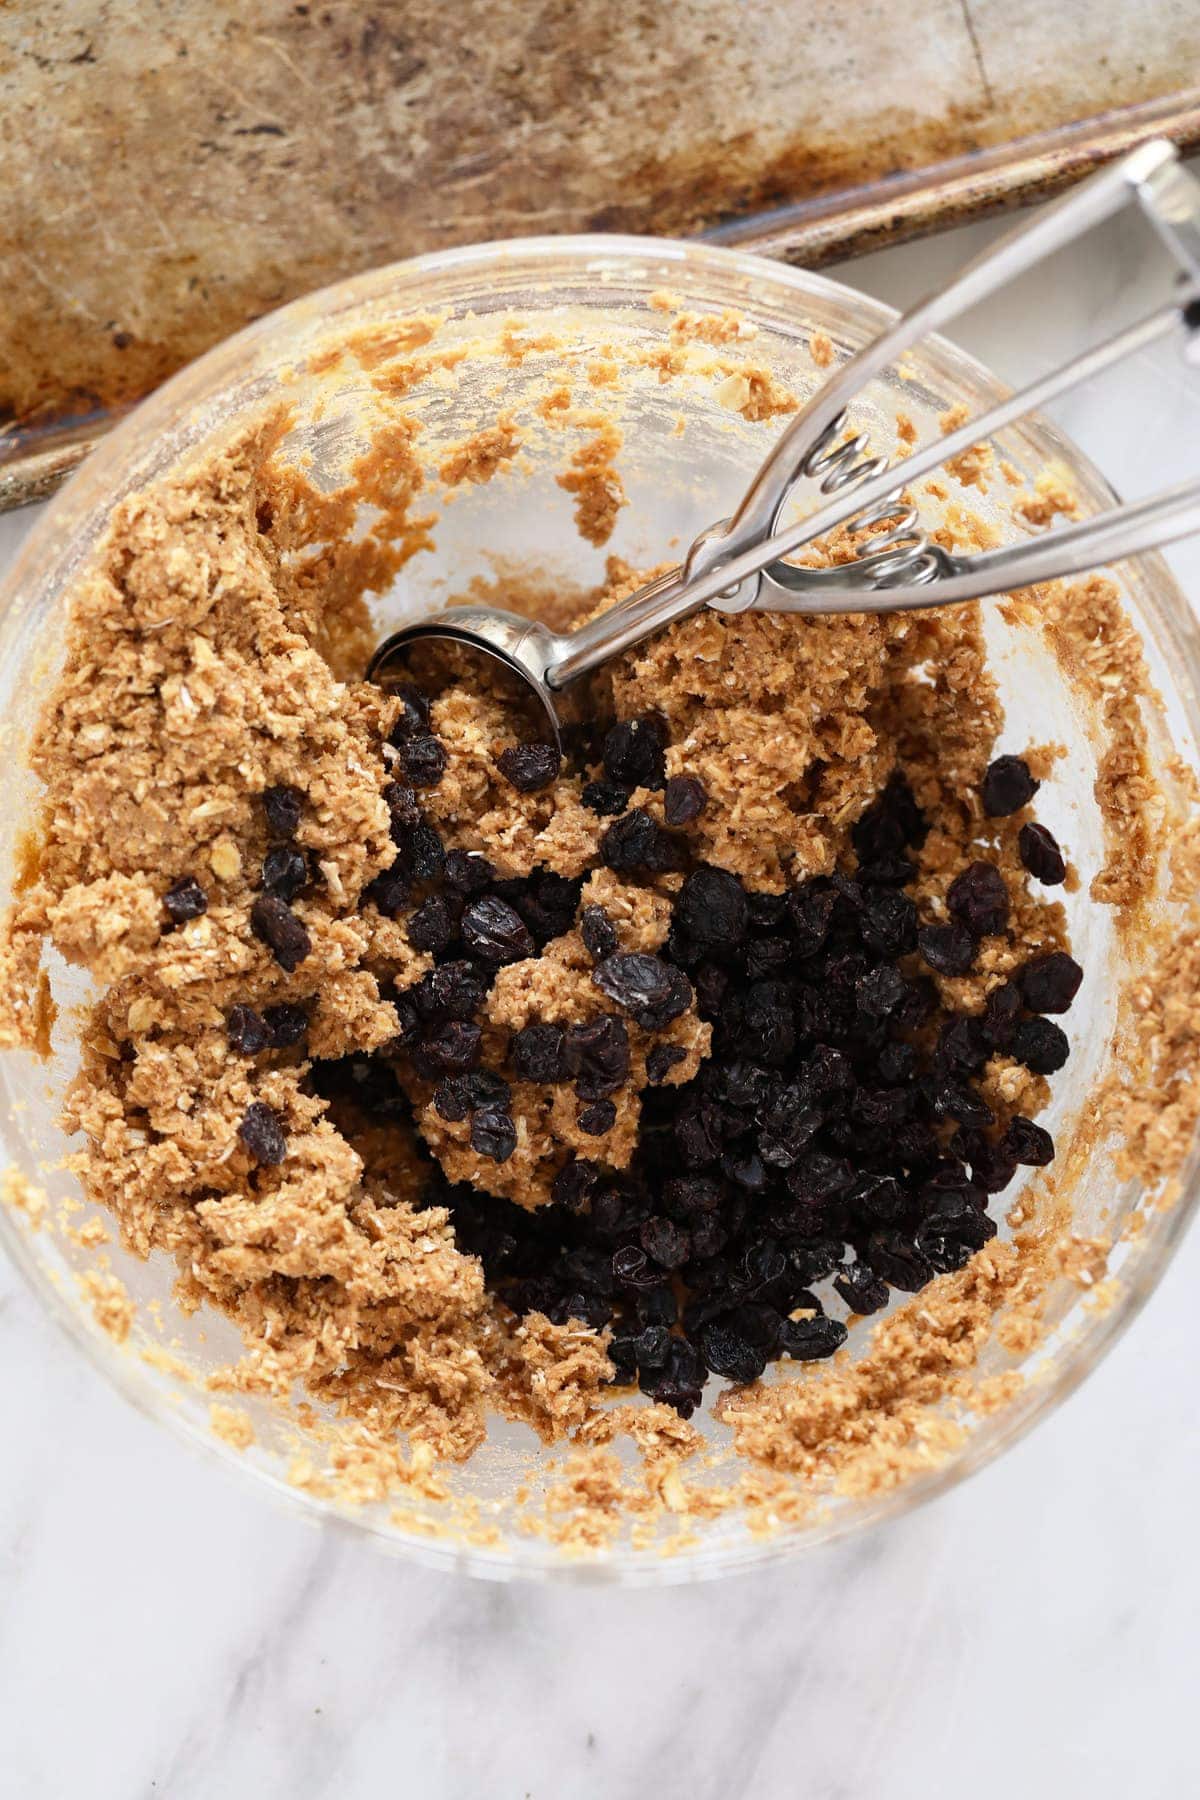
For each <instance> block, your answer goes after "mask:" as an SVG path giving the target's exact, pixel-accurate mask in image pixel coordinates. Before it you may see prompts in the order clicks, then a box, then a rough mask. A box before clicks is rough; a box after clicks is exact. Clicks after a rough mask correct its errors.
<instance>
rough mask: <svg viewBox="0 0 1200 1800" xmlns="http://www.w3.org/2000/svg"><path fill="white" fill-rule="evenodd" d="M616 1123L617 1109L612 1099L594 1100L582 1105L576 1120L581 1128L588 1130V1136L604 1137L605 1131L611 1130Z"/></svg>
mask: <svg viewBox="0 0 1200 1800" xmlns="http://www.w3.org/2000/svg"><path fill="white" fill-rule="evenodd" d="M615 1123H617V1109H615V1105H613V1103H612V1100H594V1102H592V1103H590V1105H587V1107H581V1109H579V1116H578V1120H576V1125H578V1127H579V1130H583V1132H587V1134H588V1138H603V1136H604V1132H610V1130H612V1129H613V1125H615Z"/></svg>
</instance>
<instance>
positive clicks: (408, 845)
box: [399, 819, 446, 881]
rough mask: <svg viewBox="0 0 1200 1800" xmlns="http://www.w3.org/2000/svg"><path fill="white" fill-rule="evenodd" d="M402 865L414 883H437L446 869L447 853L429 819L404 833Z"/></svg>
mask: <svg viewBox="0 0 1200 1800" xmlns="http://www.w3.org/2000/svg"><path fill="white" fill-rule="evenodd" d="M399 849H400V865H401V867H402V869H403V870H404V872H405V873H406V874H407V875H408V876H410V877H411V879H412V880H413V881H437V880H439V879H440V877H441V875H442V874H443V872H444V870H445V867H446V851H445V848H444V846H443V844H442V840H441V838H440V837H439V836H438V834H437V831H436V830H435V828H434V827H433V826H432V825H431V824H430V823H429V821H428V820H427V819H422V820H421V822H420V824H419V825H414V826H413V828H412V830H411V831H406V832H405V833H404V836H403V839H402V841H401V843H400V846H399Z"/></svg>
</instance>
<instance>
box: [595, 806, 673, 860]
mask: <svg viewBox="0 0 1200 1800" xmlns="http://www.w3.org/2000/svg"><path fill="white" fill-rule="evenodd" d="M600 856H601V859H602V860H603V862H604V864H605V867H606V868H609V869H615V870H616V871H617V872H618V873H619V874H625V875H637V874H646V875H666V874H669V873H670V872H671V871H672V870H673V869H677V868H678V867H679V865H680V861H681V858H680V854H679V851H678V848H677V846H676V843H675V840H674V838H672V837H671V835H670V834H669V833H668V832H665V831H663V829H662V827H661V826H660V825H658V824H657V823H656V821H655V820H654V819H652V818H651V817H650V814H649V813H648V812H644V811H643V810H642V808H641V807H640V806H639V807H635V808H634V809H633V811H632V812H628V813H626V814H625V816H624V818H622V819H618V820H617V822H616V824H615V825H610V826H609V828H608V830H607V831H606V832H605V833H604V835H603V837H602V838H601V839H600Z"/></svg>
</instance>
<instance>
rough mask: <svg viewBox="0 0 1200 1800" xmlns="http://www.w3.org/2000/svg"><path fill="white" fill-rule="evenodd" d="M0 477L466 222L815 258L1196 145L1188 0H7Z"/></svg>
mask: <svg viewBox="0 0 1200 1800" xmlns="http://www.w3.org/2000/svg"><path fill="white" fill-rule="evenodd" d="M0 117H2V118H3V130H2V131H0V144H2V145H3V149H2V150H0V167H2V168H3V173H4V180H3V182H2V183H0V256H2V257H3V259H4V264H5V268H6V273H5V276H4V281H3V287H2V290H0V292H2V294H3V298H2V299H0V424H2V427H3V429H0V507H2V506H12V505H19V504H21V503H22V502H24V501H27V500H30V499H34V498H37V497H39V496H40V495H42V494H44V493H47V492H49V491H50V489H51V488H53V487H54V486H55V485H57V483H58V482H59V481H60V480H61V479H62V478H63V476H64V475H65V474H66V473H67V472H68V471H69V470H70V469H71V468H72V467H74V465H75V464H76V463H77V462H79V461H80V460H81V459H82V457H83V456H84V455H86V453H87V450H88V448H89V447H90V445H91V444H92V443H94V442H95V441H96V439H97V437H98V436H99V435H100V434H101V433H102V432H103V431H104V430H106V429H107V427H108V426H109V425H110V424H111V423H112V421H113V420H114V419H115V418H116V417H118V416H119V415H120V414H121V412H122V411H124V410H125V409H127V408H128V407H129V406H131V405H132V404H134V403H135V402H136V401H137V400H138V399H139V398H141V396H142V395H144V394H146V393H147V392H149V391H150V389H151V388H153V387H154V386H155V385H156V384H157V383H159V382H160V381H162V380H163V379H164V378H165V377H166V376H167V375H169V374H170V373H171V371H172V370H174V369H176V368H178V367H179V366H180V365H181V364H182V363H184V362H186V361H188V360H189V359H190V358H192V357H194V356H196V355H198V354H199V353H200V352H201V351H202V350H205V349H207V348H208V346H209V345H211V344H213V343H215V342H217V341H218V340H219V339H220V338H222V337H225V336H227V335H228V334H229V333H230V332H232V331H235V330H237V329H238V328H239V327H240V326H242V325H244V324H246V323H247V322H248V321H249V320H251V319H253V318H256V317H258V316H259V315H260V314H261V313H264V312H266V311H268V310H269V309H270V308H272V307H275V306H278V305H279V304H281V303H282V302H283V301H285V300H288V299H291V298H292V297H293V296H294V295H296V294H299V293H302V292H304V291H306V290H309V289H312V288H315V287H319V286H321V285H323V284H324V283H326V282H329V281H334V280H337V279H338V278H339V277H341V276H343V275H348V274H351V273H353V272H354V271H356V270H359V269H363V268H367V267H370V266H371V265H373V264H378V263H384V262H389V261H393V260H395V259H396V258H398V257H403V256H406V255H410V254H412V253H413V252H415V251H418V250H429V249H434V248H438V247H441V246H444V245H450V244H456V243H462V242H466V241H469V240H472V239H476V240H477V239H482V238H493V237H504V236H516V235H520V234H526V233H539V232H563V231H605V230H608V231H637V232H658V233H666V234H677V235H683V234H690V233H704V234H706V235H709V236H711V237H714V238H716V239H718V240H719V241H724V242H733V243H737V244H739V245H741V246H743V247H747V248H754V249H757V250H761V251H763V252H764V253H766V254H767V255H771V256H779V257H785V258H787V259H788V260H790V261H794V262H803V263H810V264H815V263H822V262H828V261H830V260H832V259H834V258H836V257H841V256H846V255H849V254H852V253H854V252H856V251H859V250H862V249H866V248H874V247H877V246H879V245H881V244H885V243H889V242H894V241H896V240H898V239H900V238H903V237H909V236H913V235H916V234H918V233H920V232H926V231H931V230H935V229H939V228H941V227H944V226H947V225H950V224H955V223H958V222H960V221H962V220H964V219H967V218H973V217H977V216H978V215H980V214H981V213H984V212H986V211H989V210H992V209H994V208H997V207H1001V206H1010V205H1018V204H1021V203H1023V202H1026V201H1028V200H1031V199H1034V198H1037V197H1040V196H1042V195H1044V194H1047V193H1049V192H1052V191H1053V190H1054V189H1056V188H1058V187H1061V186H1064V185H1065V184H1067V183H1068V182H1070V181H1072V180H1074V179H1076V178H1077V177H1078V176H1080V175H1082V174H1084V173H1086V172H1087V171H1088V170H1089V169H1091V168H1092V167H1094V166H1095V165H1096V164H1097V163H1098V162H1100V161H1102V160H1104V159H1105V158H1107V157H1110V156H1112V155H1115V154H1117V153H1119V152H1120V151H1121V150H1123V149H1125V148H1126V147H1127V146H1128V145H1130V144H1131V143H1134V142H1136V141H1137V140H1138V139H1140V138H1142V137H1145V136H1148V135H1150V134H1151V133H1153V132H1165V133H1167V134H1169V135H1170V136H1172V137H1174V138H1175V139H1176V141H1177V142H1179V143H1180V144H1181V145H1183V146H1194V145H1197V144H1200V5H1197V3H1196V0H1146V3H1144V4H1136V3H1131V0H1057V4H1056V5H1055V6H1053V7H1049V6H1046V5H1045V4H1044V3H1043V0H1037V3H1035V0H908V4H907V5H906V6H904V7H898V6H896V5H895V4H894V0H855V4H853V5H851V6H846V5H844V4H837V3H834V0H649V3H648V4H647V5H645V6H641V7H637V8H634V7H621V6H614V5H613V4H611V0H459V3H458V4H457V5H455V6H452V7H448V6H446V5H445V4H444V0H378V3H376V4H373V5H372V6H371V7H370V8H369V9H368V8H360V7H359V6H357V5H348V4H345V0H326V3H324V4H322V3H321V0H313V3H311V4H291V3H289V4H284V3H282V0H244V4H242V5H240V6H239V7H238V8H236V9H234V8H232V7H229V6H227V5H225V4H223V3H220V0H158V3H157V4H156V5H155V6H154V7H153V8H152V9H148V8H146V7H145V6H144V4H142V3H141V0H16V3H15V4H10V5H9V6H8V7H0Z"/></svg>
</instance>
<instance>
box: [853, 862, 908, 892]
mask: <svg viewBox="0 0 1200 1800" xmlns="http://www.w3.org/2000/svg"><path fill="white" fill-rule="evenodd" d="M916 873H917V865H916V863H915V862H913V861H912V860H911V858H910V857H907V856H899V855H896V856H877V857H876V858H875V859H874V861H872V862H864V863H859V865H858V876H859V880H860V881H863V882H865V883H867V884H868V885H869V886H871V887H907V886H908V884H909V882H910V881H913V880H915V878H916Z"/></svg>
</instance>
